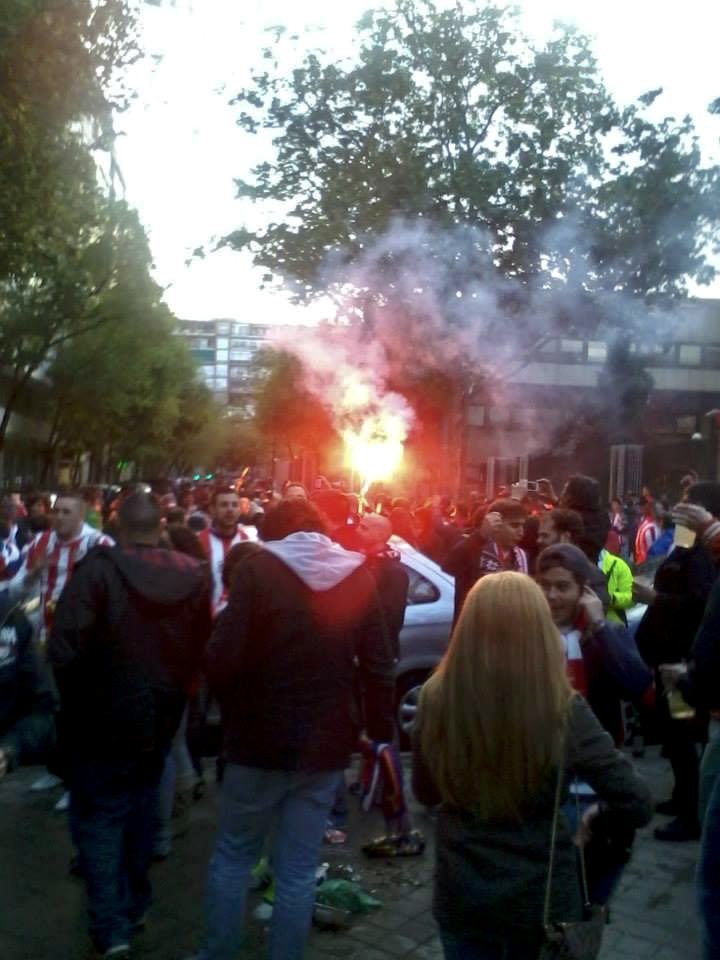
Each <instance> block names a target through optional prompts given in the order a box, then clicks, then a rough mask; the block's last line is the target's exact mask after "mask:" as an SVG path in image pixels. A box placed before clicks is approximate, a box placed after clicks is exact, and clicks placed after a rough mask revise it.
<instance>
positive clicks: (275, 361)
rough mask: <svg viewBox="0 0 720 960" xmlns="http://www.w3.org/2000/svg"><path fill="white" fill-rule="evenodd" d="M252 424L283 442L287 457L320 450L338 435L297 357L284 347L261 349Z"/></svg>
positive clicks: (269, 438)
mask: <svg viewBox="0 0 720 960" xmlns="http://www.w3.org/2000/svg"><path fill="white" fill-rule="evenodd" d="M255 368H256V372H257V373H258V374H259V389H258V394H257V401H256V411H255V424H256V427H257V429H258V431H259V433H260V435H261V436H263V437H265V438H267V439H268V440H270V441H271V442H272V444H273V446H275V445H282V446H283V447H284V448H285V449H286V450H287V454H288V457H289V459H290V460H292V459H294V458H295V457H297V456H299V455H300V454H301V453H302V452H303V451H311V452H313V453H316V454H318V453H320V452H321V451H323V450H325V449H327V447H328V446H329V445H330V444H332V443H333V442H337V439H338V437H337V434H336V432H335V429H334V427H333V423H332V417H331V415H330V412H329V410H328V409H327V407H326V406H325V405H324V404H323V403H322V402H321V401H320V400H319V399H318V397H317V396H316V395H315V393H313V392H311V391H310V390H309V389H308V387H307V385H306V383H305V373H304V370H303V365H302V363H301V362H300V360H299V359H298V358H297V357H296V356H294V355H293V354H291V353H288V352H286V351H283V350H277V351H275V350H268V349H265V350H260V351H258V353H257V355H256V359H255Z"/></svg>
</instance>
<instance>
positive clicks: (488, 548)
mask: <svg viewBox="0 0 720 960" xmlns="http://www.w3.org/2000/svg"><path fill="white" fill-rule="evenodd" d="M442 568H443V570H444V571H445V572H446V573H449V574H450V575H451V576H452V577H454V578H455V610H454V615H453V624H455V623H457V620H458V617H459V616H460V611H461V610H462V608H463V604H464V603H465V598H466V597H467V595H468V593H470V590H471V589H472V588H473V586H474V585H475V583H476V581H477V580H479V579H480V578H481V577H484V576H487V574H489V573H497V572H498V571H500V570H502V569H503V567H502V566H501V564H500V563H499V561H498V559H497V555H496V553H495V551H494V548H493V543H492V540H489V539H488V538H487V537H485V536H483V535H482V533H481V532H480V530H473V532H472V533H471V534H469V536H467V537H463V538H462V539H461V540H460V541H458V543H456V544H455V546H454V547H453V548H452V550H450V552H449V553H448V555H447V556H446V557H445V560H444V561H443V564H442Z"/></svg>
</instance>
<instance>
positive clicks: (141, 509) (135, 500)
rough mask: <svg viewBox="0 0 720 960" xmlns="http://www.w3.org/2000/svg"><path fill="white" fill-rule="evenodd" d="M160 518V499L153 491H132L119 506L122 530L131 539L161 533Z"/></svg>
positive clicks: (119, 522) (119, 520) (119, 519)
mask: <svg viewBox="0 0 720 960" xmlns="http://www.w3.org/2000/svg"><path fill="white" fill-rule="evenodd" d="M160 518H161V512H160V501H159V500H158V498H157V497H155V496H153V494H152V493H131V494H130V496H129V497H126V498H125V499H124V500H123V502H122V503H121V504H120V506H119V508H118V524H119V527H120V531H121V533H122V535H123V536H124V537H125V538H126V539H129V540H132V538H133V537H147V536H152V535H153V534H157V533H159V531H160Z"/></svg>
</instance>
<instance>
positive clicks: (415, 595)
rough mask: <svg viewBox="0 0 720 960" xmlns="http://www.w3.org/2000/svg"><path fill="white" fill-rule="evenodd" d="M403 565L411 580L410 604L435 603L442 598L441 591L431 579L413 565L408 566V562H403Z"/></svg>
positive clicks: (408, 595)
mask: <svg viewBox="0 0 720 960" xmlns="http://www.w3.org/2000/svg"><path fill="white" fill-rule="evenodd" d="M403 566H404V567H405V573H407V575H408V578H409V580H410V583H409V585H408V593H407V602H408V606H415V604H418V603H434V602H435V601H436V600H439V599H440V591H439V590H438V588H437V587H436V586H435V584H434V583H433V582H432V581H431V580H428V578H427V577H424V576H423V575H422V574H421V573H418V572H417V570H413V568H412V567H408V566H407V565H406V564H403Z"/></svg>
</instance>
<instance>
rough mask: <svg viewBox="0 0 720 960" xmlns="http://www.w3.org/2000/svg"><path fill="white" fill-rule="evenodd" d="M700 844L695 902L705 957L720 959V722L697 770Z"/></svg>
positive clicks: (713, 727) (712, 727)
mask: <svg viewBox="0 0 720 960" xmlns="http://www.w3.org/2000/svg"><path fill="white" fill-rule="evenodd" d="M700 793H701V803H702V804H703V805H704V810H701V816H702V817H703V824H702V826H703V831H702V844H701V847H700V862H699V864H698V872H697V893H698V905H699V908H700V919H701V924H702V934H703V951H704V952H703V956H704V958H705V960H720V723H718V722H717V721H711V722H710V736H709V740H708V744H707V747H706V748H705V753H704V754H703V760H702V767H701V771H700Z"/></svg>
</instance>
